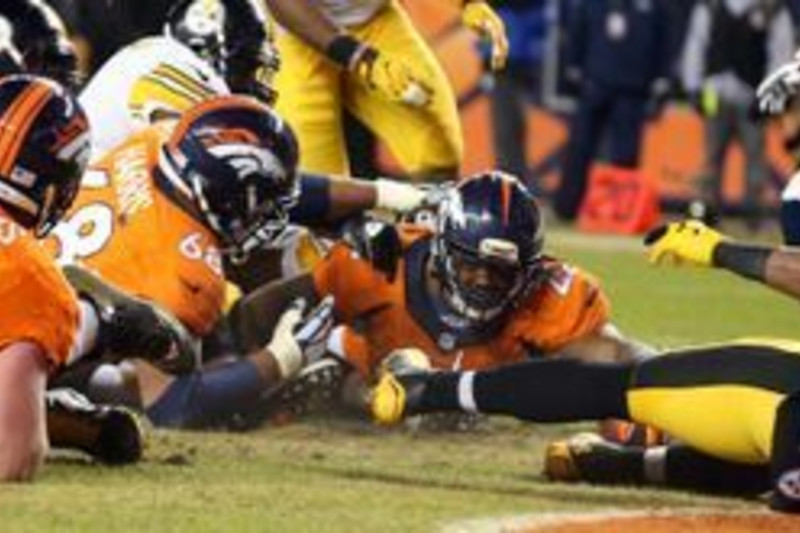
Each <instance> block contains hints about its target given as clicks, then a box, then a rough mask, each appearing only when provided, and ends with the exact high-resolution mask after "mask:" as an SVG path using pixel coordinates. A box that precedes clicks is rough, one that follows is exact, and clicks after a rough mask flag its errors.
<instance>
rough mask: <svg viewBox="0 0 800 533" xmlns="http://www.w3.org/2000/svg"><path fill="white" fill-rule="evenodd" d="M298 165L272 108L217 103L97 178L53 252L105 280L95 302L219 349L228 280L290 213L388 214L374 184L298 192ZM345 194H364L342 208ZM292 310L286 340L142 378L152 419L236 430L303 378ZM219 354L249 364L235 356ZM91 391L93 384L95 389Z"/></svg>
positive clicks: (145, 136)
mask: <svg viewBox="0 0 800 533" xmlns="http://www.w3.org/2000/svg"><path fill="white" fill-rule="evenodd" d="M296 164H297V152H296V145H295V142H294V137H293V135H292V132H291V130H290V129H289V127H288V125H287V124H286V123H284V122H283V121H282V120H280V119H279V118H278V117H277V116H276V115H275V114H274V113H272V112H271V111H270V110H269V109H268V108H267V107H265V106H264V105H263V104H259V103H258V102H256V101H255V100H253V99H250V98H245V97H238V96H227V97H219V98H216V99H212V100H209V101H206V102H204V103H202V104H200V105H199V106H196V107H195V108H193V109H191V110H190V111H188V112H187V113H185V114H184V115H183V117H182V119H181V121H180V122H179V123H178V125H177V126H176V127H175V128H174V129H171V130H170V131H168V132H164V131H163V130H162V129H161V128H158V127H154V128H152V129H149V130H145V131H143V132H141V133H139V134H136V135H134V136H132V137H131V138H130V139H129V140H128V142H126V143H125V144H123V145H121V146H120V147H118V148H117V149H115V150H112V151H111V152H109V153H108V154H107V155H106V156H105V157H104V158H102V159H101V160H100V161H98V162H97V163H96V164H95V165H93V166H92V167H91V168H90V170H89V171H88V173H87V177H86V179H85V180H84V183H83V186H82V188H81V190H80V192H79V194H78V199H77V201H76V205H75V207H73V209H71V210H70V212H69V213H68V214H67V215H66V217H65V220H64V222H63V223H62V224H60V225H59V226H58V227H57V228H56V229H55V230H54V232H53V236H52V238H51V239H50V241H49V243H48V244H49V245H50V246H51V248H52V250H53V251H54V253H55V255H56V257H57V258H58V260H59V261H60V262H62V263H74V262H80V263H82V264H85V265H87V266H89V267H90V268H91V269H92V270H93V271H95V272H96V273H98V274H99V275H100V276H101V277H102V278H103V280H105V282H103V281H102V280H98V279H96V278H94V279H93V278H90V277H88V276H86V275H85V274H84V275H82V276H79V277H77V278H76V279H75V284H76V288H77V289H78V290H79V292H82V293H84V294H85V295H86V296H87V297H88V298H94V299H96V300H100V301H103V302H105V301H110V302H112V303H119V302H125V301H129V300H130V299H131V298H130V296H126V294H125V293H127V294H128V295H135V296H138V297H140V298H143V299H145V300H148V301H150V302H152V303H154V304H156V305H157V306H159V307H160V308H161V309H163V310H165V311H166V312H168V313H170V314H172V315H174V316H175V317H176V318H177V320H178V321H179V323H180V324H182V325H183V327H185V329H187V330H188V332H189V333H190V334H191V335H192V336H194V337H196V338H203V337H207V336H209V335H210V334H212V332H213V331H214V329H215V327H216V326H217V325H218V323H219V322H220V320H221V319H222V317H223V310H224V301H225V288H226V287H225V283H226V278H227V277H228V273H227V272H226V268H225V267H226V266H230V265H236V266H237V269H242V268H243V265H246V264H247V262H248V256H250V255H251V252H253V251H255V250H257V249H258V248H260V247H261V246H264V245H276V244H278V243H279V242H280V240H281V238H282V235H283V234H284V232H285V230H286V227H287V224H288V222H289V218H290V210H291V212H293V213H294V214H295V215H296V216H297V217H298V218H305V219H306V220H310V221H312V222H324V221H328V220H331V219H335V218H336V217H339V216H345V215H347V214H348V213H349V212H353V211H355V210H361V209H364V208H368V207H373V206H374V199H375V195H374V190H375V189H374V188H373V187H372V185H370V184H361V185H359V183H358V182H348V183H347V184H344V185H342V186H341V187H339V184H331V185H330V186H324V185H323V186H319V182H318V181H317V182H316V185H312V186H309V185H308V183H309V181H308V180H303V181H302V183H301V184H300V186H299V188H298V182H297V177H296ZM354 189H355V190H357V191H358V190H361V191H365V192H366V193H367V194H360V195H359V194H352V191H353V190H354ZM342 191H344V192H348V191H350V192H348V194H345V195H344V196H343V197H342V198H340V197H339V196H337V194H339V193H340V192H342ZM370 191H372V192H373V194H368V193H369V192H370ZM423 196H424V194H423ZM258 267H259V265H258V264H255V265H254V266H253V267H251V268H250V270H252V269H257V268H258ZM107 283H111V284H114V285H115V286H116V287H117V288H118V289H119V290H113V289H112V288H110V287H108V286H107V285H106V284H107ZM120 290H121V291H124V293H123V292H120ZM289 303H290V302H287V305H286V306H284V307H282V308H281V314H283V316H284V318H285V321H284V322H281V324H283V326H281V327H278V328H277V329H276V330H275V333H274V335H273V329H271V328H270V329H269V331H268V332H267V335H268V338H267V339H266V340H265V341H264V343H263V344H261V345H260V346H258V347H257V348H253V349H251V350H248V351H247V352H244V353H246V354H248V356H247V357H244V358H239V359H237V360H236V362H233V363H230V364H225V365H220V366H214V367H209V368H208V369H206V370H205V371H203V372H198V373H189V374H187V375H184V376H181V377H177V378H174V379H172V378H169V377H168V376H166V375H165V374H163V373H161V372H157V371H156V370H155V369H153V368H150V367H149V366H145V365H138V371H137V375H138V378H139V386H140V390H141V396H142V397H141V402H142V405H143V407H145V408H146V409H148V413H149V415H150V417H151V419H152V420H153V421H154V422H155V423H156V424H159V425H171V426H182V427H201V426H205V425H212V424H219V423H223V422H225V421H227V420H229V419H230V417H232V416H234V415H236V414H238V413H240V412H241V411H243V410H245V411H246V410H247V408H248V407H249V406H251V405H252V404H253V403H254V399H256V398H258V397H259V396H260V395H261V394H262V393H263V392H264V391H265V389H267V388H269V387H270V386H271V385H275V384H277V383H280V382H281V381H283V380H285V379H287V378H289V377H291V376H294V375H295V374H296V373H297V372H298V371H299V369H300V367H301V366H302V365H303V364H304V363H305V362H306V361H305V360H304V358H303V355H302V350H301V347H300V346H299V345H298V342H297V341H296V339H297V338H298V337H299V338H303V335H304V334H307V333H308V330H301V331H294V328H293V327H294V326H295V325H297V323H298V322H299V321H300V318H301V313H299V312H298V311H297V308H295V307H292V306H290V305H289ZM284 311H286V313H284ZM329 311H330V310H329V306H327V305H326V306H322V307H321V308H320V309H319V313H320V314H314V315H313V317H312V318H313V319H311V320H310V325H309V327H311V328H312V330H313V331H318V330H317V327H316V325H319V327H323V326H324V324H326V323H327V320H326V317H327V316H329V314H330V313H329ZM286 321H288V322H286ZM323 329H324V328H323ZM304 332H305V333H304ZM181 337H182V336H181ZM312 337H316V336H314V335H312ZM270 339H272V341H273V342H270ZM301 344H302V342H301ZM209 346H210V343H204V347H206V348H208V347H209ZM209 351H211V350H209ZM216 351H217V352H221V353H217V355H225V354H232V355H236V354H237V353H239V354H241V353H242V352H239V351H237V350H235V348H233V347H231V346H230V345H229V344H223V345H222V346H217V348H216ZM143 355H146V354H143ZM187 362H188V363H191V362H192V358H191V357H188V358H187V357H182V358H180V360H179V361H176V364H178V365H179V366H180V367H181V368H172V370H181V371H185V370H186V367H185V364H184V363H187ZM162 366H163V365H162ZM92 370H93V369H92ZM105 372H106V375H108V369H105ZM72 377H73V378H74V377H75V374H73V376H72ZM90 379H91V373H89V374H88V375H86V376H83V377H82V379H80V380H79V382H80V381H83V383H79V384H80V388H81V389H82V390H88V383H87V380H90ZM98 379H99V378H98ZM123 397H124V395H123V396H120V397H119V399H122V398H123Z"/></svg>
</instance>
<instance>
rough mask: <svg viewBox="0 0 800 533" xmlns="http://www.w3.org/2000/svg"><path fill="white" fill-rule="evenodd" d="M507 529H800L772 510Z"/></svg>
mask: <svg viewBox="0 0 800 533" xmlns="http://www.w3.org/2000/svg"><path fill="white" fill-rule="evenodd" d="M506 531H514V532H515V533H589V532H592V533H594V532H597V531H602V532H603V533H631V532H632V531H642V532H646V533H678V532H679V533H695V532H697V533H700V532H702V533H750V532H753V531H764V532H769V533H784V532H786V533H789V532H797V531H800V517H795V516H791V515H780V514H772V513H723V512H715V513H696V512H687V513H685V514H684V513H679V512H674V511H673V512H669V513H652V514H645V513H642V514H636V515H624V514H621V515H618V516H614V515H609V514H597V515H583V516H574V515H573V516H570V515H564V516H563V517H560V518H557V517H554V516H552V515H551V516H548V517H546V518H544V519H541V520H537V519H532V520H531V523H530V524H519V525H518V527H514V528H510V529H508V530H506Z"/></svg>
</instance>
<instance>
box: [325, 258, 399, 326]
mask: <svg viewBox="0 0 800 533" xmlns="http://www.w3.org/2000/svg"><path fill="white" fill-rule="evenodd" d="M312 276H313V278H314V287H315V289H316V291H317V294H318V295H320V296H325V295H328V294H332V295H333V296H334V297H335V302H336V304H335V305H336V312H337V314H339V316H340V317H342V319H343V320H344V321H345V322H349V321H350V320H353V319H354V318H356V317H358V316H359V315H360V314H362V313H364V312H367V311H368V310H369V309H371V308H375V307H380V306H381V304H383V303H385V301H386V297H387V289H388V288H389V285H390V283H389V282H388V280H387V279H386V276H385V275H384V274H383V273H381V272H378V271H376V270H375V269H374V268H372V265H370V264H369V263H368V262H366V261H364V260H363V259H361V258H360V257H358V256H357V255H356V253H355V252H354V251H353V250H352V248H350V247H349V246H347V245H346V244H344V243H338V244H335V245H334V246H333V248H331V250H330V251H329V252H328V254H327V255H326V256H325V258H323V259H322V260H321V261H320V262H319V263H318V264H317V266H316V267H315V268H314V270H313V271H312Z"/></svg>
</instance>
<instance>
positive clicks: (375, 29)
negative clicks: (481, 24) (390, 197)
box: [276, 2, 464, 177]
mask: <svg viewBox="0 0 800 533" xmlns="http://www.w3.org/2000/svg"><path fill="white" fill-rule="evenodd" d="M349 31H350V33H351V34H352V35H353V36H354V37H356V38H358V39H360V40H362V41H364V42H367V43H369V44H370V45H371V46H373V47H375V48H376V49H377V50H378V51H380V52H384V53H387V54H391V55H392V57H395V58H398V59H400V60H402V61H405V62H407V63H408V64H411V65H414V67H416V68H421V69H425V70H427V71H428V73H429V79H430V81H431V83H432V86H433V87H432V88H433V99H432V101H431V103H430V105H428V106H427V107H425V108H423V109H419V108H412V107H409V106H406V105H402V104H399V103H391V102H387V101H385V100H384V99H382V98H381V97H380V96H379V95H375V94H374V93H370V92H369V91H368V90H367V89H366V88H365V87H364V86H363V85H361V84H359V83H358V81H357V80H355V79H354V78H353V77H352V75H350V74H348V73H346V72H343V71H342V69H341V67H339V66H338V65H336V64H334V63H333V62H331V61H330V60H329V59H327V58H326V57H325V56H324V55H323V54H321V53H320V52H318V51H316V50H314V49H313V48H311V47H310V46H308V45H306V44H305V43H304V42H303V41H301V40H300V39H299V38H297V37H295V36H294V35H292V34H290V33H289V32H286V31H281V32H279V35H278V38H277V45H278V48H279V50H280V52H281V57H282V67H281V69H280V72H279V74H278V76H277V79H276V88H277V90H278V103H277V106H276V107H277V111H278V113H280V114H281V116H283V117H284V118H285V119H286V120H287V122H289V124H290V125H291V126H292V127H293V128H294V130H295V133H296V134H297V137H298V141H299V143H300V168H301V169H303V170H305V171H308V172H317V173H324V174H343V175H347V174H349V165H348V160H347V153H346V148H345V139H344V132H343V126H342V111H343V109H347V110H348V111H350V112H351V113H352V114H353V115H354V116H355V117H357V118H358V119H359V120H361V121H362V122H363V123H364V124H365V125H366V126H367V127H369V128H370V129H371V130H372V131H373V132H374V133H375V134H376V135H377V136H378V137H379V138H380V139H382V140H383V141H384V142H385V143H386V144H387V146H388V147H389V149H390V150H391V152H392V154H393V155H394V156H395V157H396V158H397V160H398V161H399V163H400V164H401V165H402V167H403V168H404V170H405V171H406V172H408V173H409V174H412V175H415V176H422V177H424V176H425V175H431V174H438V175H441V174H445V175H454V174H455V173H456V172H457V171H458V167H459V165H460V163H461V158H462V154H463V150H464V147H463V139H462V135H461V127H460V123H459V118H458V110H457V107H456V101H455V96H454V94H453V91H452V89H451V87H450V84H449V82H448V80H447V78H446V76H445V74H444V71H443V70H442V68H441V66H440V65H439V63H438V61H437V59H436V57H435V56H434V54H433V52H432V51H431V50H430V48H428V45H427V44H426V43H425V42H424V40H423V39H422V37H421V36H420V35H419V33H418V32H417V30H416V29H415V28H414V26H413V24H412V22H411V20H410V19H409V17H408V15H407V14H406V13H405V11H404V10H403V9H402V8H401V7H399V6H398V5H397V4H396V3H394V2H392V3H390V4H389V5H387V7H386V8H384V9H383V10H381V11H380V12H379V13H378V14H376V16H375V17H374V18H373V19H372V20H370V21H368V22H366V23H365V24H363V25H360V26H357V27H354V28H349Z"/></svg>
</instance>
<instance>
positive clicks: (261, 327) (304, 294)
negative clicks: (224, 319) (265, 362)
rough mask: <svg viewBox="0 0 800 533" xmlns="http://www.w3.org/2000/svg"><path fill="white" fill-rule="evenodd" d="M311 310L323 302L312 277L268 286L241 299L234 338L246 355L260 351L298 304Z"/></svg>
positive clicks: (235, 313) (232, 314) (233, 314)
mask: <svg viewBox="0 0 800 533" xmlns="http://www.w3.org/2000/svg"><path fill="white" fill-rule="evenodd" d="M297 299H303V300H305V301H306V305H307V306H309V307H311V306H315V305H316V304H317V302H319V300H320V297H319V295H318V294H317V291H316V287H315V285H314V280H313V277H312V276H311V274H300V275H299V276H296V277H294V278H288V279H282V280H277V281H274V282H272V283H268V284H266V285H264V286H262V287H260V288H258V289H256V290H255V291H253V292H251V293H249V294H247V295H245V296H243V297H242V298H240V299H239V300H238V301H237V302H236V305H235V306H234V307H233V309H231V312H230V315H229V319H230V323H231V327H232V329H233V333H234V336H235V337H236V338H237V340H238V342H239V344H240V345H241V346H242V348H243V349H244V350H245V351H248V352H249V351H254V350H259V349H261V347H263V346H264V345H265V344H266V343H267V342H268V341H269V340H270V337H271V336H272V331H273V329H274V326H275V324H277V323H278V320H279V319H280V317H281V314H282V313H283V311H284V310H285V309H286V308H287V307H288V306H289V305H291V303H292V302H293V301H294V300H297Z"/></svg>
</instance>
